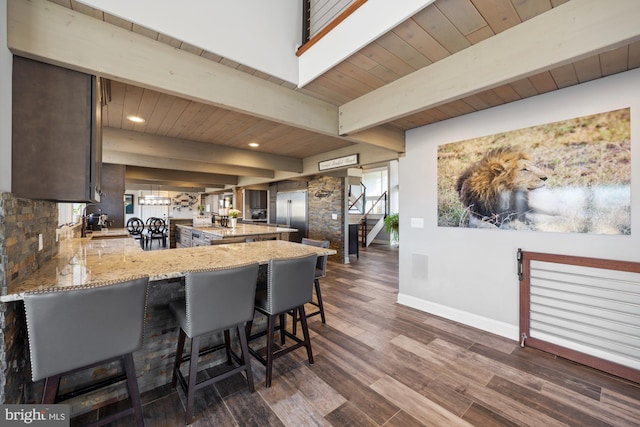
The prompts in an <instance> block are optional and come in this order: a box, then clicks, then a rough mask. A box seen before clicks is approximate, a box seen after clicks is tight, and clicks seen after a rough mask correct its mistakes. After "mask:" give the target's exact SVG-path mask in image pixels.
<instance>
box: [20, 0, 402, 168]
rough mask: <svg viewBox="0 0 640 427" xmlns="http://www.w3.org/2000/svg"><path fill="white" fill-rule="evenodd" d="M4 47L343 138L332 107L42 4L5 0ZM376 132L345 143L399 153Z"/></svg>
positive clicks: (398, 148) (394, 141)
mask: <svg viewBox="0 0 640 427" xmlns="http://www.w3.org/2000/svg"><path fill="white" fill-rule="evenodd" d="M7 46H8V47H9V49H10V50H11V51H12V52H13V53H15V54H19V55H23V56H25V57H28V58H33V59H38V60H42V61H44V62H48V63H52V64H55V65H59V66H63V67H66V68H70V69H74V70H78V71H82V72H86V73H90V74H95V75H98V76H101V77H106V78H110V79H113V80H118V81H121V82H124V83H129V84H133V85H136V86H140V87H144V88H149V89H154V90H157V91H160V92H164V93H168V94H172V95H175V96H179V97H182V98H185V99H189V100H192V101H197V102H202V103H204V104H208V105H213V106H216V107H219V108H224V109H227V110H233V111H237V112H241V113H245V114H249V115H251V116H255V117H260V118H263V119H266V120H270V121H274V122H277V123H281V124H285V125H288V126H293V127H296V128H299V129H305V130H309V131H312V132H317V133H321V134H323V135H328V136H333V137H339V136H340V134H341V133H342V132H339V129H338V107H337V106H335V105H333V104H330V103H328V102H325V101H322V100H319V99H316V98H314V97H312V96H309V95H305V94H303V93H301V92H298V91H295V90H292V89H288V88H286V87H284V86H280V85H278V84H275V83H272V82H270V81H267V80H263V79H261V78H258V77H255V76H252V75H250V74H247V73H244V72H242V71H237V70H235V69H233V68H230V67H227V66H225V65H221V64H218V63H217V62H214V61H210V60H208V59H206V58H203V57H200V56H197V55H194V54H192V53H189V52H186V51H182V50H179V49H175V48H174V47H172V46H169V45H167V44H164V43H161V42H158V41H156V40H153V39H151V38H148V37H145V36H142V35H140V34H136V33H133V32H131V31H127V30H125V29H123V28H120V27H117V26H115V25H111V24H108V23H106V22H103V21H100V20H98V19H95V18H92V17H89V16H86V15H83V14H81V13H78V12H75V11H73V10H71V9H68V8H65V7H62V6H59V5H57V4H55V3H53V2H49V1H46V0H31V1H26V0H8V1H7ZM293 54H294V53H293V52H292V55H293ZM374 133H375V131H372V132H371V133H370V134H367V135H364V134H363V137H365V136H366V138H358V137H356V136H352V137H351V138H350V140H352V141H356V142H363V143H369V144H372V145H378V144H380V143H382V144H383V145H382V147H383V148H388V149H393V150H394V151H396V152H404V138H402V139H401V140H399V139H397V138H395V139H393V138H389V134H388V133H387V132H382V134H383V136H381V137H375V138H373V137H372V136H373V134H374ZM285 170H287V171H288V170H289V169H285Z"/></svg>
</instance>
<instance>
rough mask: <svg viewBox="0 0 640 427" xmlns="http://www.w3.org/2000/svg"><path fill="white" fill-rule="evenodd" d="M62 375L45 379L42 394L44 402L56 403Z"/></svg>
mask: <svg viewBox="0 0 640 427" xmlns="http://www.w3.org/2000/svg"><path fill="white" fill-rule="evenodd" d="M60 377H61V375H54V376H53V377H48V378H47V379H45V380H44V393H43V394H42V403H43V404H47V403H56V396H57V395H58V386H60Z"/></svg>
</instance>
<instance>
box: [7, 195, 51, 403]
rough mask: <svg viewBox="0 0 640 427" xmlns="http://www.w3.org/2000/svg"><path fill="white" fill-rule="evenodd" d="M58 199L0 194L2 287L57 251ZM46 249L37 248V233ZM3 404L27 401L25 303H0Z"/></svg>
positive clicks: (34, 268)
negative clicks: (29, 198) (50, 200)
mask: <svg viewBox="0 0 640 427" xmlns="http://www.w3.org/2000/svg"><path fill="white" fill-rule="evenodd" d="M57 225H58V205H57V204H56V203H55V202H46V201H36V200H28V199H18V198H15V197H13V195H11V193H0V290H1V292H2V295H6V294H7V289H8V288H10V287H11V285H12V283H15V282H17V281H19V280H21V279H23V278H25V277H28V276H29V275H31V274H32V273H33V272H34V271H36V270H37V269H38V268H39V266H40V265H41V264H43V263H45V262H46V261H48V260H50V259H51V258H52V257H53V256H55V255H56V254H57V253H58V245H57V243H56V227H57ZM40 234H42V243H43V248H42V250H41V251H38V236H39V235H40ZM0 326H1V328H2V329H1V331H2V332H1V334H2V337H1V338H2V340H1V341H0V369H1V370H2V375H1V376H0V403H22V402H25V384H27V383H29V381H30V379H29V372H27V370H28V366H29V363H28V354H27V351H26V336H25V323H24V308H23V305H22V303H2V304H0Z"/></svg>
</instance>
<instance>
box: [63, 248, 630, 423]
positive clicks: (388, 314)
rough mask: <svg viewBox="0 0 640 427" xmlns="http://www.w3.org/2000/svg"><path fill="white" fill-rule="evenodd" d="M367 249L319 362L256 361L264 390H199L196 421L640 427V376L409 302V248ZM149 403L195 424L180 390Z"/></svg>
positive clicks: (347, 278)
mask: <svg viewBox="0 0 640 427" xmlns="http://www.w3.org/2000/svg"><path fill="white" fill-rule="evenodd" d="M360 254H361V255H360V259H359V260H357V261H356V260H355V258H354V259H353V262H352V263H351V264H346V265H342V264H336V263H330V264H329V269H328V275H327V277H326V278H324V279H322V280H321V283H322V290H323V296H324V301H325V307H326V311H327V324H326V325H322V324H321V323H320V318H319V317H318V316H315V317H313V318H311V319H310V328H311V330H312V337H313V339H312V343H313V352H314V357H315V363H314V364H313V365H309V364H308V363H307V362H306V359H305V351H304V349H299V350H297V351H296V352H294V353H293V354H289V355H287V356H285V357H284V358H281V359H278V360H277V361H276V364H275V369H274V379H273V385H272V387H271V388H269V389H267V388H265V386H264V371H265V370H264V367H263V366H262V365H260V364H259V363H254V364H253V368H254V369H253V371H254V375H255V379H256V392H255V393H253V394H252V393H249V392H248V390H247V389H246V387H245V383H244V381H243V379H242V378H232V379H231V380H228V381H225V382H223V383H218V384H217V385H216V386H211V387H207V388H205V389H203V390H201V391H199V392H198V394H197V395H196V410H195V415H194V423H193V425H194V426H282V425H284V426H295V427H297V426H315V425H324V426H386V427H394V426H402V427H406V426H423V425H424V426H460V425H475V426H559V425H571V426H589V427H591V426H639V425H640V384H635V383H631V382H629V381H625V380H622V379H620V378H617V377H613V376H611V375H608V374H605V373H602V372H600V371H597V370H594V369H590V368H587V367H584V366H581V365H578V364H575V363H572V362H570V361H567V360H564V359H560V358H557V357H554V356H553V355H551V354H547V353H544V352H540V351H537V350H534V349H530V348H525V349H522V348H520V347H519V345H518V343H517V342H514V341H510V340H507V339H505V338H501V337H497V336H494V335H491V334H488V333H485V332H482V331H479V330H476V329H473V328H471V327H468V326H464V325H460V324H456V323H454V322H451V321H448V320H444V319H442V318H438V317H435V316H432V315H429V314H426V313H423V312H420V311H417V310H414V309H411V308H408V307H405V306H402V305H398V304H397V303H396V298H397V293H398V250H397V249H395V248H389V247H380V246H378V247H375V246H374V247H371V248H368V249H366V250H363V251H361V252H360ZM254 362H255V360H254ZM143 402H144V416H145V423H146V425H147V426H148V427H156V426H170V427H173V426H180V425H184V409H183V403H182V402H183V400H182V399H181V395H179V394H178V393H177V392H176V391H175V390H171V389H170V388H168V387H167V388H163V389H160V390H155V391H154V392H150V393H146V394H144V395H143ZM84 419H87V418H84ZM76 424H77V422H76ZM72 425H73V423H72ZM117 425H118V426H129V425H132V424H131V420H125V421H124V422H121V423H118V424H117Z"/></svg>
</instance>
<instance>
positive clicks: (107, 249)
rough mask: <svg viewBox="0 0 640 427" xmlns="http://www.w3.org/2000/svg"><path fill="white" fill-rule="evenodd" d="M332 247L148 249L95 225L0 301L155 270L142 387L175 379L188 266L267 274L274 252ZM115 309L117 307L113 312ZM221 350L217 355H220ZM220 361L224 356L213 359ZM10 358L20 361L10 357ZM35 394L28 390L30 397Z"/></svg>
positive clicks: (36, 388) (116, 390)
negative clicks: (178, 307) (246, 268)
mask: <svg viewBox="0 0 640 427" xmlns="http://www.w3.org/2000/svg"><path fill="white" fill-rule="evenodd" d="M335 252H336V251H335V250H333V249H323V248H318V247H315V246H307V245H301V244H298V243H293V242H289V241H284V240H267V241H260V242H251V243H236V244H230V245H226V244H223V245H216V246H202V247H193V248H178V249H171V250H158V251H144V250H142V249H141V248H140V245H139V244H138V243H137V242H136V241H135V240H134V239H133V238H131V237H128V236H123V235H122V232H121V231H118V230H109V231H107V232H105V233H101V232H96V233H93V235H90V236H89V237H85V238H72V239H68V240H63V241H61V242H60V243H59V251H58V254H57V255H56V256H54V257H53V258H52V259H51V260H50V261H48V262H46V263H44V264H43V265H42V266H41V267H40V268H39V269H38V270H37V271H35V272H34V273H33V274H32V275H31V276H29V277H27V278H25V279H24V280H21V281H19V282H17V283H16V284H15V285H14V286H12V287H11V288H9V289H8V292H7V295H3V296H1V297H0V300H1V301H2V302H5V303H9V304H22V299H23V298H24V295H25V294H26V293H30V292H45V291H50V290H51V291H65V290H71V289H83V288H91V287H95V286H103V285H105V284H108V283H113V282H118V281H125V280H127V279H128V278H131V277H139V276H141V275H148V276H149V278H150V282H149V290H148V297H147V310H146V316H145V332H144V344H143V347H142V349H140V350H139V351H137V352H135V353H134V360H135V365H136V371H137V376H138V384H139V388H140V391H141V392H145V391H150V390H154V389H158V388H159V387H162V386H165V385H166V384H168V383H169V382H170V381H171V372H172V364H173V360H174V356H175V348H176V340H177V337H178V326H177V324H176V322H175V320H174V318H173V316H172V315H171V313H170V312H169V309H168V303H169V302H170V301H171V300H174V299H177V298H180V297H181V296H183V295H184V276H185V274H186V273H187V272H189V271H194V270H201V269H210V268H223V267H234V266H239V265H243V264H246V263H251V262H257V263H259V264H261V271H262V273H261V274H264V273H265V271H266V270H265V268H266V265H267V264H268V262H269V260H271V259H281V258H290V257H297V256H304V255H308V254H310V253H317V254H319V255H324V254H327V255H332V254H335ZM114 312H115V311H114ZM264 323H265V322H264V319H263V318H261V317H260V316H258V317H256V319H255V322H254V325H255V327H263V325H264ZM25 328H26V326H25V325H24V324H23V325H21V326H18V330H20V331H21V332H18V333H17V334H16V335H15V336H13V337H5V338H7V339H20V340H22V339H23V337H25V336H26V333H25V332H24V331H25ZM221 340H222V337H221V334H213V335H211V336H210V337H208V338H207V339H205V340H203V345H207V344H210V345H215V344H218V343H219V342H221ZM214 356H215V355H214ZM213 361H214V362H217V359H213ZM7 363H14V364H15V363H21V362H20V361H16V360H7ZM113 372H114V367H113V366H111V367H110V368H109V369H104V367H96V368H93V369H89V370H87V371H84V372H82V373H78V374H76V375H74V377H73V378H72V379H70V380H69V382H68V383H67V384H68V386H69V388H70V389H71V390H73V389H74V387H75V386H76V385H79V384H83V383H86V382H88V381H89V380H95V379H97V378H106V377H110V376H111V375H112V374H113ZM42 387H43V381H39V382H37V383H31V382H29V383H27V384H25V388H26V395H27V396H32V397H31V398H32V399H34V398H35V397H36V396H41V393H42ZM125 390H126V389H125V386H124V384H123V383H122V382H120V383H119V384H117V385H114V386H113V387H110V388H108V390H105V391H99V392H97V393H94V394H93V395H92V396H91V398H84V397H82V396H80V397H76V398H74V399H73V400H72V401H71V402H70V403H71V405H72V412H73V413H74V414H78V413H82V412H86V411H90V410H93V409H95V408H97V407H100V406H102V405H104V404H105V403H106V402H109V401H112V400H113V399H118V398H124V396H126V391H125ZM28 398H29V397H28Z"/></svg>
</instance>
